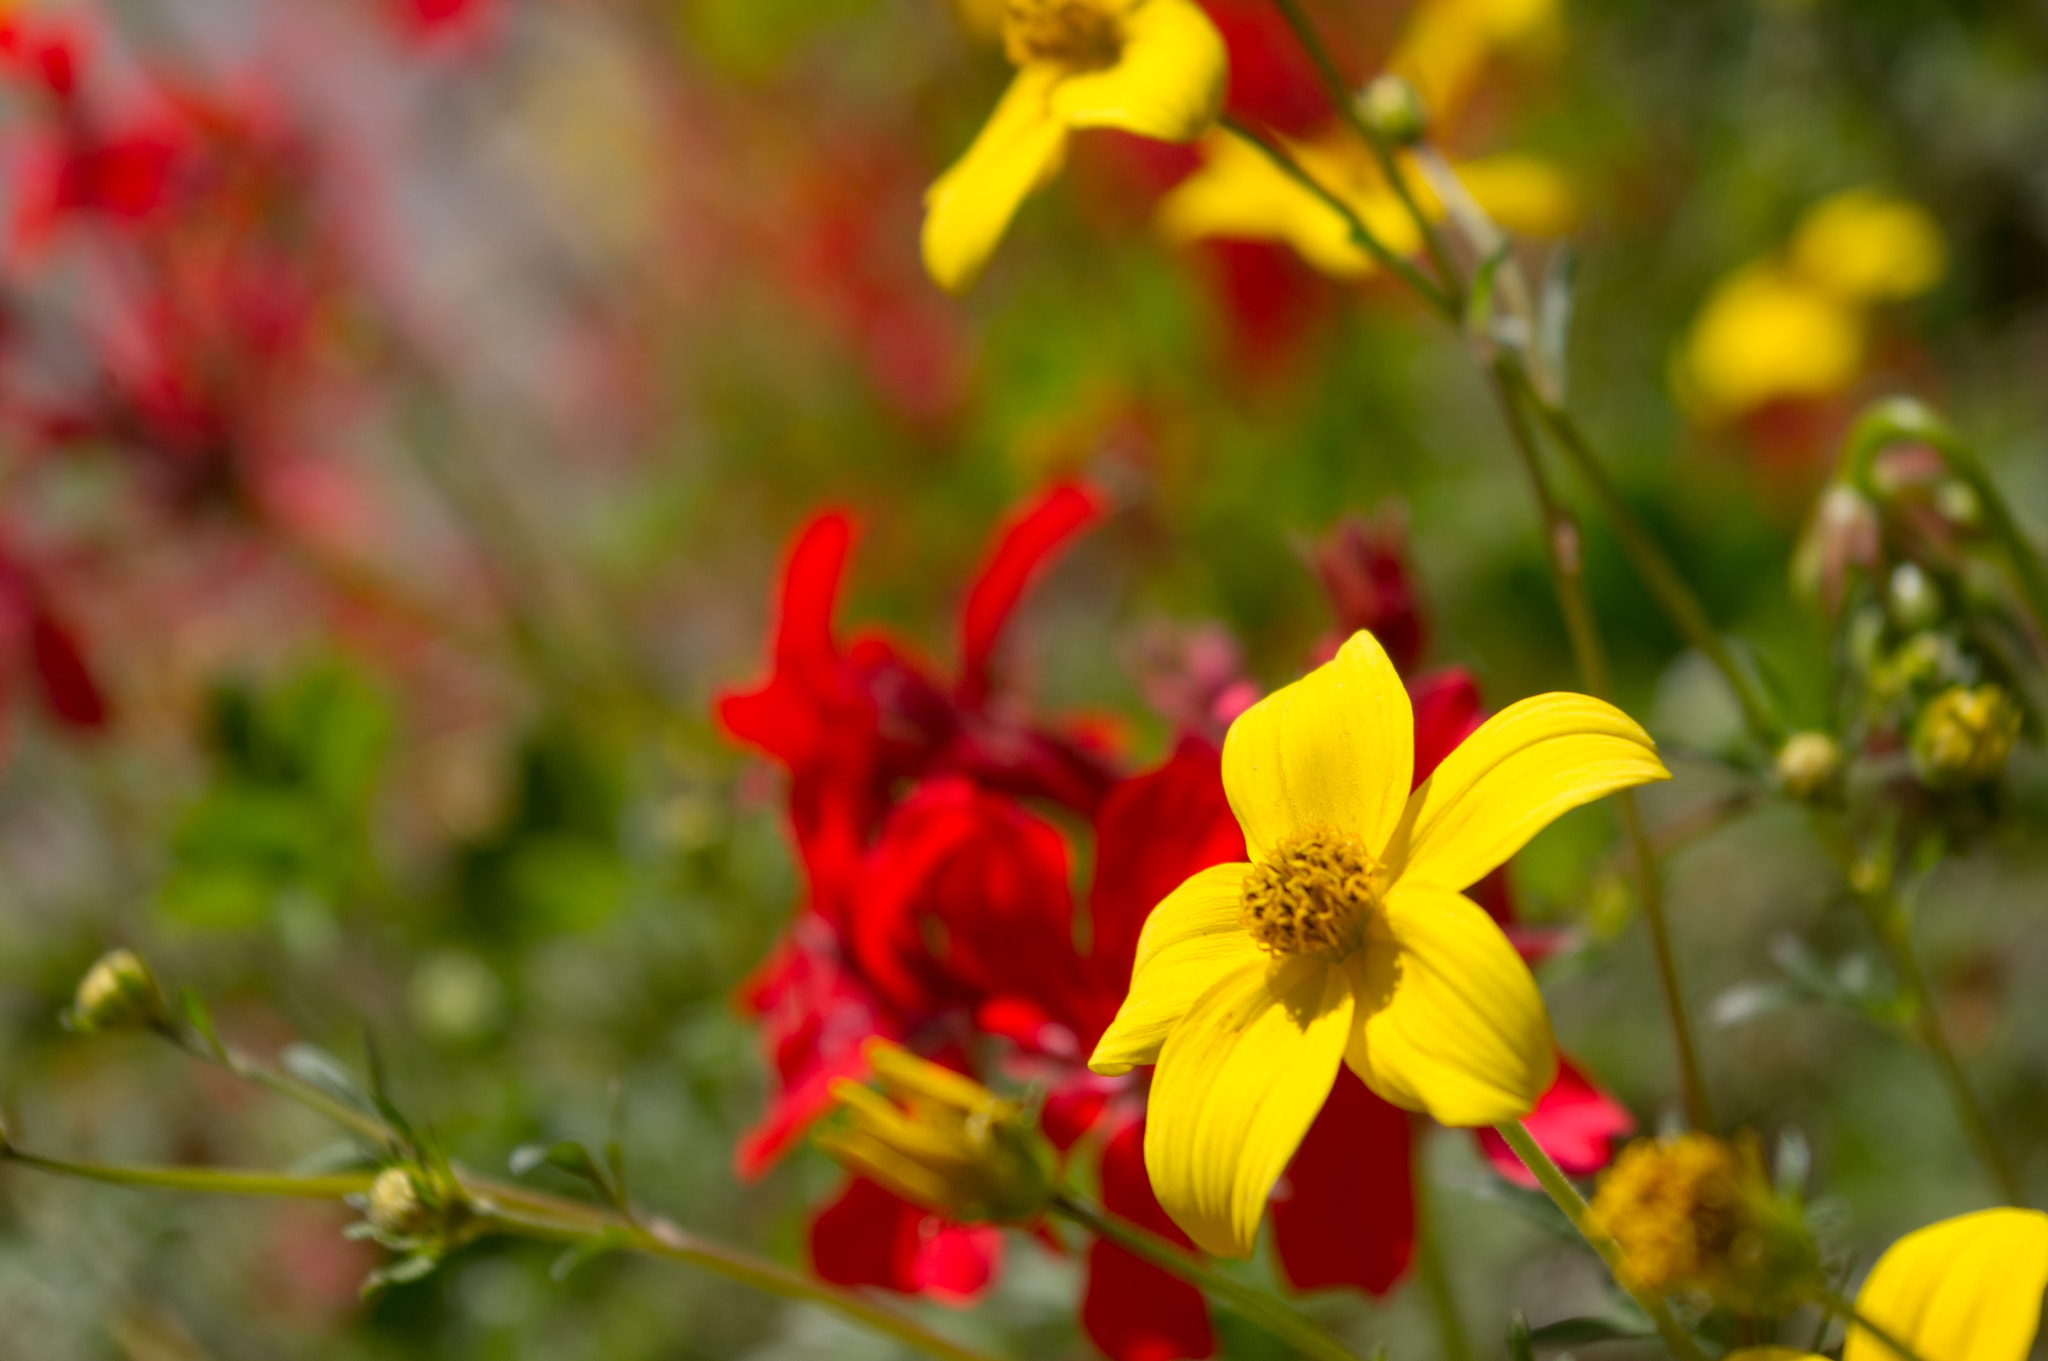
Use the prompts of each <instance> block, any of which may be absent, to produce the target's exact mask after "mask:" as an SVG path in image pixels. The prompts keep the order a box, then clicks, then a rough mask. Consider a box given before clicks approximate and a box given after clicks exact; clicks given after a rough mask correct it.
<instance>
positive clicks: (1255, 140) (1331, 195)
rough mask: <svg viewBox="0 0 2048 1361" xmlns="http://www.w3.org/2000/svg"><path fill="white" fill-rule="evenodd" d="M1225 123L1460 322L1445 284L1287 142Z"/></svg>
mask: <svg viewBox="0 0 2048 1361" xmlns="http://www.w3.org/2000/svg"><path fill="white" fill-rule="evenodd" d="M1221 124H1222V126H1223V128H1224V129H1225V130H1227V131H1228V132H1230V133H1231V134H1232V135H1234V136H1236V137H1240V138H1242V139H1243V140H1244V141H1245V142H1247V143H1249V144H1250V145H1251V146H1253V147H1255V148H1257V149H1258V151H1259V152H1260V153H1262V154H1263V155H1264V156H1265V157H1266V159H1268V160H1270V161H1271V162H1272V163H1273V164H1274V165H1275V166H1276V167H1278V168H1279V170H1280V172H1281V173H1282V174H1284V175H1286V176H1287V177H1288V178H1289V179H1291V180H1293V181H1294V182H1295V183H1296V184H1298V185H1300V186H1301V187H1302V188H1304V189H1306V190H1308V192H1309V193H1311V194H1314V195H1315V196H1316V197H1317V198H1318V199H1320V200H1322V202H1323V204H1324V205H1325V206H1327V207H1328V208H1329V209H1330V211H1332V212H1334V213H1336V214H1337V215H1338V216H1339V217H1341V218H1343V219H1344V225H1345V226H1346V227H1347V228H1349V229H1350V232H1351V239H1352V241H1354V242H1355V243H1356V244H1357V245H1358V247H1359V249H1361V250H1363V251H1364V252H1365V253H1366V254H1368V255H1370V256H1371V257H1372V258H1373V259H1374V260H1376V261H1378V262H1379V264H1380V267H1381V268H1383V269H1385V270H1386V271H1387V272H1388V273H1390V274H1393V275H1395V276H1397V277H1398V278H1399V279H1400V280H1401V282H1402V283H1405V284H1407V285H1408V287H1409V289H1410V290H1411V291H1413V292H1414V294H1415V295H1416V296H1417V297H1418V298H1421V299H1422V301H1423V302H1424V303H1426V304H1427V305H1428V306H1429V308H1430V310H1431V311H1433V312H1435V313H1436V314H1437V315H1438V316H1440V317H1442V318H1443V319H1444V320H1445V321H1448V322H1451V323H1452V324H1454V325H1455V324H1456V323H1457V321H1458V305H1457V304H1456V303H1455V302H1453V301H1452V300H1451V299H1450V298H1449V297H1448V296H1446V295H1445V293H1444V291H1443V290H1442V289H1441V288H1438V287H1437V286H1436V285H1435V284H1434V283H1432V282H1430V280H1429V278H1428V277H1427V276H1426V275H1424V274H1423V273H1422V271H1420V270H1418V269H1417V268H1415V266H1413V265H1411V264H1409V263H1408V262H1407V261H1406V260H1404V259H1403V258H1401V256H1400V255H1399V254H1397V253H1396V252H1395V251H1394V250H1392V249H1391V248H1390V247H1389V246H1388V245H1387V244H1386V242H1384V241H1382V240H1380V239H1379V237H1377V236H1375V235H1374V234H1373V232H1372V229H1371V228H1370V227H1368V226H1366V225H1365V219H1364V218H1362V217H1360V216H1359V215H1358V213H1357V212H1356V211H1355V210H1354V209H1353V208H1352V207H1351V205H1350V204H1348V203H1346V202H1345V201H1344V200H1343V199H1342V198H1339V197H1338V196H1337V194H1336V192H1335V191H1333V190H1332V189H1330V188H1329V187H1328V186H1327V185H1325V184H1324V183H1323V182H1322V181H1321V180H1318V179H1317V178H1316V177H1315V176H1314V175H1311V174H1310V173H1309V172H1308V170H1307V169H1306V168H1305V167H1303V165H1302V164H1301V162H1299V161H1297V160H1295V159H1294V157H1293V156H1292V155H1290V154H1289V153H1288V151H1287V148H1286V147H1285V146H1283V145H1282V144H1281V143H1279V142H1278V141H1276V140H1274V139H1273V138H1271V137H1269V136H1267V135H1266V134H1265V133H1262V132H1260V131H1259V130H1258V129H1256V128H1254V127H1252V126H1251V125H1250V124H1248V123H1245V122H1243V121H1241V120H1240V119H1237V118H1233V117H1230V116H1229V115H1227V114H1226V115H1225V116H1224V117H1223V119H1222V120H1221Z"/></svg>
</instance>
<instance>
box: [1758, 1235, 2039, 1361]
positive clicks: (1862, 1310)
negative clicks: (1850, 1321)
mask: <svg viewBox="0 0 2048 1361" xmlns="http://www.w3.org/2000/svg"><path fill="white" fill-rule="evenodd" d="M2044 1291H2048V1214H2042V1213H2041V1212H2040V1211H2038V1210H1980V1211H1979V1212H1977V1213H1976V1214H1966V1215H1959V1216H1957V1217H1956V1218H1954V1219H1944V1220H1943V1221H1941V1222H1940V1223H1939V1224H1932V1225H1929V1226H1928V1227H1927V1228H1924V1229H1921V1230H1919V1231H1918V1232H1915V1233H1909V1234H1907V1235H1906V1236H1905V1237H1904V1238H1901V1239H1900V1240H1899V1241H1898V1242H1896V1243H1894V1244H1892V1245H1891V1247H1890V1248H1889V1249H1887V1250H1886V1252H1885V1254H1884V1256H1882V1257H1880V1258H1878V1259H1877V1265H1876V1266H1875V1267H1874V1268H1872V1269H1871V1272H1870V1276H1869V1279H1867V1280H1865V1281H1864V1282H1863V1288H1862V1289H1861V1290H1860V1291H1858V1292H1857V1294H1856V1312H1857V1313H1859V1314H1861V1315H1862V1316H1863V1317H1864V1318H1866V1319H1868V1320H1869V1321H1870V1322H1871V1323H1872V1324H1874V1325H1876V1326H1877V1327H1878V1328H1879V1329H1882V1330H1883V1331H1884V1332H1885V1333H1887V1334H1889V1335H1890V1337H1891V1338H1892V1339H1893V1340H1894V1341H1896V1342H1898V1343H1900V1344H1901V1345H1903V1346H1905V1347H1908V1348H1910V1349H1911V1350H1912V1352H1913V1354H1914V1355H1915V1356H1917V1357H1919V1358H1920V1361H2026V1358H2027V1354H2028V1353H2029V1352H2031V1351H2032V1350H2033V1346H2034V1337H2035V1334H2036V1333H2038V1332H2039V1331H2040V1327H2041V1296H2042V1294H2043V1292H2044ZM1728 1361H1825V1358H1823V1357H1819V1356H1814V1355H1812V1354H1811V1353H1808V1352H1799V1351H1793V1350H1791V1349H1789V1348H1785V1347H1752V1348H1749V1349H1747V1350H1744V1351H1738V1352H1733V1353H1731V1354H1730V1355H1729V1357H1728ZM1842 1361H1898V1353H1897V1352H1895V1351H1894V1350H1893V1349H1892V1348H1891V1347H1890V1346H1889V1345H1887V1344H1886V1343H1885V1342H1883V1341H1881V1340H1879V1339H1878V1338H1877V1337H1875V1336H1874V1335H1872V1333H1871V1332H1870V1330H1869V1329H1866V1328H1858V1327H1853V1326H1852V1327H1851V1328H1850V1329H1849V1339H1848V1341H1847V1342H1846V1343H1845V1344H1844V1345H1843V1347H1842Z"/></svg>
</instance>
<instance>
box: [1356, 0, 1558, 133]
mask: <svg viewBox="0 0 2048 1361" xmlns="http://www.w3.org/2000/svg"><path fill="white" fill-rule="evenodd" d="M1562 9H1563V6H1561V5H1560V4H1558V3H1557V0H1421V3H1420V4H1418V5H1416V6H1415V8H1414V9H1413V10H1412V11H1410V13H1409V15H1408V22H1407V24H1406V25H1405V26H1404V27H1403V28H1402V30H1401V38H1400V41H1399V43H1398V44H1397V45H1396V46H1395V48H1394V52H1393V55H1392V56H1391V57H1389V58H1388V60H1387V69H1388V70H1389V71H1392V72H1393V73H1394V74H1396V75H1399V76H1403V77H1406V78H1407V80H1408V81H1409V83H1410V84H1412V85H1414V87H1415V88H1416V90H1417V91H1418V92H1419V93H1420V94H1421V96H1422V102H1423V106H1424V107H1425V108H1427V109H1428V110H1429V112H1430V116H1431V117H1432V118H1435V119H1438V120H1440V121H1442V122H1446V123H1448V122H1450V121H1451V120H1452V119H1454V118H1455V117H1456V116H1457V114H1458V111H1459V110H1460V109H1461V108H1463V107H1464V105H1465V101H1466V100H1467V99H1469V98H1470V97H1471V94H1472V91H1473V89H1474V88H1475V87H1476V86H1477V85H1478V83H1479V76H1480V73H1481V72H1482V71H1484V70H1485V68H1486V64H1487V62H1488V61H1490V60H1491V59H1492V58H1493V57H1495V56H1496V55H1497V54H1501V53H1505V52H1510V51H1515V50H1528V49H1532V48H1538V49H1540V48H1542V47H1545V46H1550V45H1553V44H1554V43H1555V42H1556V40H1557V37H1558V35H1559V34H1560V32H1561V31H1562V27H1563V26H1562V23H1561V22H1560V20H1561V17H1562V14H1561V11H1562Z"/></svg>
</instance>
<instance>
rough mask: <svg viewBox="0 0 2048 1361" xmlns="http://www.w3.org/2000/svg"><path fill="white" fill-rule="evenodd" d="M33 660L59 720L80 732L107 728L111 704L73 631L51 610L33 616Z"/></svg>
mask: <svg viewBox="0 0 2048 1361" xmlns="http://www.w3.org/2000/svg"><path fill="white" fill-rule="evenodd" d="M28 628H29V632H28V645H29V658H30V660H31V662H32V663H33V664H34V667H35V673H36V681H37V682H38V684H39V685H40V686H41V688H42V692H43V702H44V703H45V704H47V705H49V706H50V712H51V713H52V714H54V715H55V716H56V717H57V719H58V720H59V721H60V722H62V723H64V724H66V725H68V726H70V727H72V728H77V729H82V730H85V731H88V732H91V731H97V730H99V729H101V728H104V727H105V726H106V725H107V700H106V696H105V694H104V693H103V692H102V691H101V690H100V687H99V682H98V681H96V680H94V679H93V675H92V671H91V670H90V668H88V667H87V666H86V662H85V654H84V652H82V651H81V650H80V648H79V646H78V640H77V639H76V638H75V637H73V636H72V633H71V630H70V629H68V628H66V627H65V626H64V624H63V622H62V621H60V620H59V619H58V618H57V617H56V616H55V615H53V614H51V613H50V612H49V611H48V610H45V609H41V608H37V609H36V610H35V612H34V613H33V614H32V615H30V616H29V626H28Z"/></svg>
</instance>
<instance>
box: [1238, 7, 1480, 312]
mask: <svg viewBox="0 0 2048 1361" xmlns="http://www.w3.org/2000/svg"><path fill="white" fill-rule="evenodd" d="M1273 3H1274V6H1275V7H1276V8H1278V9H1279V11H1280V13H1281V16H1282V17H1283V18H1285V19H1286V20H1287V26H1288V27H1289V28H1291V29H1293V30H1294V36H1295V38H1296V40H1297V41H1299V42H1300V43H1301V46H1302V50H1303V51H1304V52H1306V53H1307V54H1308V59H1309V64H1310V65H1311V66H1313V67H1314V68H1315V73H1316V81H1317V83H1318V84H1320V85H1321V86H1322V87H1323V95H1324V97H1325V98H1326V99H1328V100H1329V101H1330V107H1331V109H1333V110H1334V111H1335V112H1336V114H1337V116H1338V117H1339V118H1340V119H1342V120H1343V121H1344V123H1345V125H1346V126H1348V127H1349V128H1350V129H1351V131H1352V132H1353V133H1355V134H1357V136H1358V138H1359V140H1361V141H1363V142H1364V143H1365V144H1366V146H1367V147H1369V148H1371V150H1372V155H1373V159H1374V160H1375V161H1377V162H1378V163H1379V167H1380V173H1381V174H1382V175H1384V176H1385V177H1386V181H1387V185H1388V187H1389V188H1391V189H1392V190H1393V191H1394V196H1395V197H1396V198H1398V199H1400V201H1401V206H1402V208H1403V209H1405V210H1406V211H1407V213H1408V216H1409V217H1411V218H1413V219H1414V221H1415V230H1416V231H1417V232H1418V233H1419V234H1420V235H1421V238H1422V247H1423V250H1424V251H1425V252H1426V253H1427V254H1428V255H1429V259H1430V263H1431V264H1432V265H1433V266H1434V267H1435V269H1436V273H1437V280H1438V282H1439V284H1440V285H1441V286H1442V289H1443V292H1444V294H1445V296H1447V297H1448V298H1449V299H1450V300H1451V314H1452V315H1453V316H1457V315H1459V314H1460V313H1462V312H1463V310H1464V288H1463V286H1462V284H1460V282H1459V275H1458V270H1457V267H1456V266H1455V265H1454V264H1452V262H1451V257H1450V252H1449V251H1447V250H1445V249H1444V243H1443V239H1442V238H1441V237H1440V236H1439V235H1438V234H1437V230H1436V223H1434V222H1433V221H1431V220H1430V218H1429V215H1428V214H1427V213H1425V212H1423V211H1422V205H1421V203H1420V202H1418V201H1417V199H1416V197H1415V191H1414V189H1413V188H1411V187H1410V185H1409V183H1408V176H1407V174H1406V173H1405V172H1404V171H1403V170H1402V169H1401V163H1400V161H1399V160H1398V159H1396V157H1395V155H1394V149H1393V148H1392V147H1390V146H1388V145H1387V141H1386V138H1384V137H1382V136H1380V134H1379V132H1378V131H1377V130H1376V129H1375V128H1374V127H1373V126H1372V125H1371V124H1370V123H1368V122H1366V121H1365V119H1364V117H1363V116H1361V115H1360V113H1359V111H1358V96H1357V92H1356V91H1354V90H1353V89H1352V88H1351V85H1350V83H1349V82H1347V81H1346V80H1345V79H1344V75H1343V73H1342V72H1341V71H1339V70H1338V69H1337V62H1336V59H1335V58H1334V57H1332V56H1331V55H1330V48H1329V45H1328V44H1327V43H1325V42H1324V41H1323V35H1322V34H1321V33H1319V32H1318V31H1317V30H1316V26H1315V24H1314V23H1313V22H1312V21H1311V20H1310V19H1309V17H1308V14H1307V12H1306V11H1304V10H1303V9H1302V7H1301V4H1300V0H1273Z"/></svg>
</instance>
